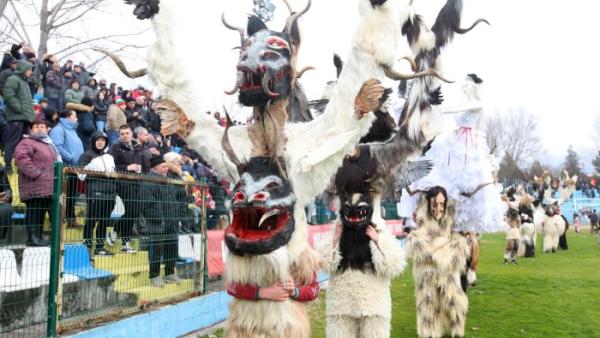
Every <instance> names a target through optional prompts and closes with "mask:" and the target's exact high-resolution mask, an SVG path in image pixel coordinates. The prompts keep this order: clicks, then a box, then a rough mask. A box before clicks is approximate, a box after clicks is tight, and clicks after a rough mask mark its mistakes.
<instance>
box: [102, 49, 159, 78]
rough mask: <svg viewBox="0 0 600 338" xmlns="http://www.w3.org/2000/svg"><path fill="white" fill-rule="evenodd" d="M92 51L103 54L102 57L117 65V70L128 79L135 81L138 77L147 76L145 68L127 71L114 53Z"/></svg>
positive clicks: (103, 50)
mask: <svg viewBox="0 0 600 338" xmlns="http://www.w3.org/2000/svg"><path fill="white" fill-rule="evenodd" d="M94 51H96V52H100V53H103V54H104V55H106V56H108V57H109V58H110V59H111V60H113V62H114V63H115V64H116V65H117V67H118V68H119V70H120V71H121V72H122V73H123V74H125V76H127V77H128V78H130V79H137V78H139V77H142V76H145V75H148V70H147V69H146V68H142V69H138V70H134V71H129V70H127V67H126V66H125V64H124V63H123V61H121V58H119V57H118V56H117V55H115V54H114V53H112V52H109V51H107V50H106V49H101V48H94Z"/></svg>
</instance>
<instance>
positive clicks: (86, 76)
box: [77, 62, 96, 99]
mask: <svg viewBox="0 0 600 338" xmlns="http://www.w3.org/2000/svg"><path fill="white" fill-rule="evenodd" d="M78 68H79V74H77V75H78V76H79V83H81V85H82V86H83V85H85V84H89V82H90V80H91V79H92V76H93V75H92V74H91V73H90V72H88V71H87V70H86V69H85V63H83V62H79V67H78ZM94 81H96V80H94ZM94 96H96V95H95V93H94ZM91 98H92V99H93V98H94V97H93V96H92V97H91Z"/></svg>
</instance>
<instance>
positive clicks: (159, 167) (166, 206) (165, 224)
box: [140, 156, 181, 287]
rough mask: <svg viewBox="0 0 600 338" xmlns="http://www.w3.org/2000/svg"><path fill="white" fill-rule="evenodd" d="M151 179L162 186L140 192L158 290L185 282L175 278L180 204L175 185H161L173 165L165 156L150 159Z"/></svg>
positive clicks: (152, 185) (151, 185) (144, 187)
mask: <svg viewBox="0 0 600 338" xmlns="http://www.w3.org/2000/svg"><path fill="white" fill-rule="evenodd" d="M150 166H151V169H150V173H149V176H150V177H153V178H157V179H159V181H158V182H151V183H150V182H146V183H144V184H143V185H142V187H141V189H140V196H143V198H144V203H140V206H141V208H142V214H143V215H144V218H145V220H146V227H147V232H148V235H150V241H149V243H148V263H149V265H150V275H149V277H150V282H151V284H152V286H154V287H162V286H164V283H176V284H179V283H180V282H181V279H180V278H179V277H177V275H176V274H175V262H176V261H177V256H178V250H177V239H178V238H177V222H178V219H177V217H176V216H177V215H178V207H179V203H177V202H173V201H176V191H175V187H174V186H173V185H172V184H167V183H166V182H164V183H163V182H160V180H162V179H165V178H166V177H167V174H168V172H169V165H168V164H167V162H166V161H165V159H164V158H163V156H155V157H152V158H151V159H150ZM161 263H164V264H165V277H163V278H162V279H161V277H160V265H161Z"/></svg>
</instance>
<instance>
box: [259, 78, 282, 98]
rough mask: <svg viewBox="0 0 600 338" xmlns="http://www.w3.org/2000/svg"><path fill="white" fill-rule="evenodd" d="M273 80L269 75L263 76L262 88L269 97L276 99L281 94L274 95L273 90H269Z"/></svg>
mask: <svg viewBox="0 0 600 338" xmlns="http://www.w3.org/2000/svg"><path fill="white" fill-rule="evenodd" d="M270 80H271V77H270V76H269V73H265V75H263V78H262V87H263V90H264V91H265V94H267V95H269V96H270V97H272V98H276V97H278V96H279V93H274V92H272V91H271V89H269V81H270Z"/></svg>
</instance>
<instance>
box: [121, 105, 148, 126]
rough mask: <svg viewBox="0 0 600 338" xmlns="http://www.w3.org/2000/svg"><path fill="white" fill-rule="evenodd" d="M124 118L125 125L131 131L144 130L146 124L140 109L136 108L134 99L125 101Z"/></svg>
mask: <svg viewBox="0 0 600 338" xmlns="http://www.w3.org/2000/svg"><path fill="white" fill-rule="evenodd" d="M125 116H127V124H128V125H129V126H130V127H131V129H133V130H136V129H137V128H138V127H144V128H146V126H147V122H146V120H145V119H144V115H143V113H142V109H141V107H138V105H137V104H136V102H135V100H134V99H129V101H127V108H126V109H125Z"/></svg>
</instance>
